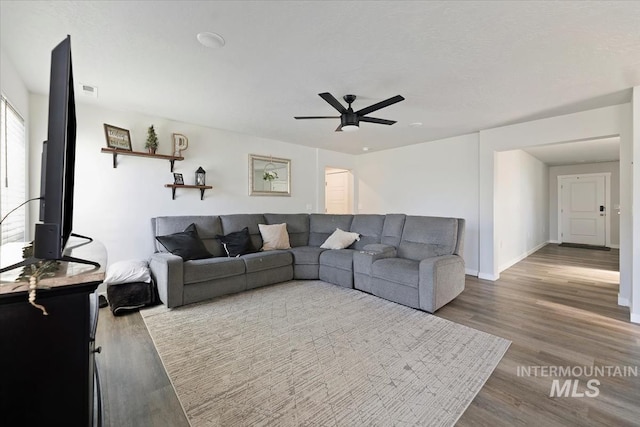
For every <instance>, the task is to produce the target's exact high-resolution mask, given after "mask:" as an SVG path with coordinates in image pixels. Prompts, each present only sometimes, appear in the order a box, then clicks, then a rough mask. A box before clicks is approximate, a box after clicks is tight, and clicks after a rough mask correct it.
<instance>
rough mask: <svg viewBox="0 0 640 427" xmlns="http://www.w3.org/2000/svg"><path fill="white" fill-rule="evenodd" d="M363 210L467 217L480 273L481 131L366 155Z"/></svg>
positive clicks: (472, 270)
mask: <svg viewBox="0 0 640 427" xmlns="http://www.w3.org/2000/svg"><path fill="white" fill-rule="evenodd" d="M356 163H357V176H356V182H357V198H356V205H357V208H358V213H406V214H410V215H433V216H446V217H457V218H464V219H466V233H465V249H464V259H465V263H466V268H467V273H468V274H473V275H477V273H478V135H477V134H471V135H464V136H459V137H455V138H448V139H443V140H439V141H433V142H427V143H422V144H416V145H410V146H407V147H402V148H396V149H392V150H385V151H379V152H375V153H368V154H364V155H360V156H358V157H357V159H356Z"/></svg>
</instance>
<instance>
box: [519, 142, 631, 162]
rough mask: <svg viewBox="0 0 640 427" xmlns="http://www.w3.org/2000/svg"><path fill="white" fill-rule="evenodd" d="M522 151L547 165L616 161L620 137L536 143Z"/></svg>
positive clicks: (617, 159)
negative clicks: (559, 142)
mask: <svg viewBox="0 0 640 427" xmlns="http://www.w3.org/2000/svg"><path fill="white" fill-rule="evenodd" d="M524 151H526V152H527V153H529V154H531V155H532V156H533V157H535V158H537V159H538V160H540V161H541V162H543V163H546V164H547V165H549V166H561V165H573V164H580V163H598V162H617V161H619V160H620V137H614V138H601V139H592V140H588V141H576V142H567V143H564V144H549V145H538V146H535V147H529V148H526V149H525V150H524Z"/></svg>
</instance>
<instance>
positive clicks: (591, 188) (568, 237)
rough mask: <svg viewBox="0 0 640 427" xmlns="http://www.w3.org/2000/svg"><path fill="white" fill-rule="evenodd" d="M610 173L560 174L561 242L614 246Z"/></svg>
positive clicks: (559, 231)
mask: <svg viewBox="0 0 640 427" xmlns="http://www.w3.org/2000/svg"><path fill="white" fill-rule="evenodd" d="M609 211H612V209H611V173H593V174H579V175H558V235H559V237H560V239H559V240H560V243H576V244H581V245H589V246H601V247H605V246H606V247H610V246H611V216H610V214H609Z"/></svg>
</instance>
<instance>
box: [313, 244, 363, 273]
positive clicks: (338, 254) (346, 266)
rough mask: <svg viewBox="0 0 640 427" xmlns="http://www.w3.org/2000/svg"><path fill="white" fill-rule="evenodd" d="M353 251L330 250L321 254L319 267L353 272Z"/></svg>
mask: <svg viewBox="0 0 640 427" xmlns="http://www.w3.org/2000/svg"><path fill="white" fill-rule="evenodd" d="M355 252H357V251H356V250H355V249H331V250H328V251H324V252H322V254H321V255H320V265H326V266H328V267H335V268H339V269H341V270H349V271H353V254H354V253H355Z"/></svg>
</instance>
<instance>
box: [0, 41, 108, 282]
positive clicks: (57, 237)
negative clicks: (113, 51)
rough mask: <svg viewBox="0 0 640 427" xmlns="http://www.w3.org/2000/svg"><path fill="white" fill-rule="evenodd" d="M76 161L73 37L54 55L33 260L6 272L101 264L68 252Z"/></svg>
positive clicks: (58, 47) (57, 47)
mask: <svg viewBox="0 0 640 427" xmlns="http://www.w3.org/2000/svg"><path fill="white" fill-rule="evenodd" d="M75 160H76V107H75V97H74V90H73V67H72V65H71V37H70V36H67V38H65V39H64V40H63V41H62V42H60V44H58V45H57V46H56V47H55V48H54V49H53V51H52V52H51V72H50V75H49V116H48V128H47V140H46V141H45V142H44V143H43V148H42V160H41V161H42V164H41V167H42V169H41V171H40V221H41V223H38V224H36V228H35V236H34V240H33V257H31V258H28V259H26V260H24V261H23V262H21V263H18V264H14V265H12V266H9V267H5V268H3V269H2V270H0V271H6V270H9V269H13V268H16V267H19V266H26V265H31V264H35V263H37V262H38V261H41V260H61V261H71V262H80V263H84V264H91V265H94V266H97V267H99V264H97V263H95V262H92V261H86V260H82V259H78V258H73V257H70V256H65V255H64V251H65V247H66V245H67V241H68V240H69V237H70V236H72V235H74V236H78V237H81V238H85V239H88V240H91V239H90V238H88V237H85V236H80V235H77V234H74V233H72V232H71V230H72V228H73V187H74V179H75Z"/></svg>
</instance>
